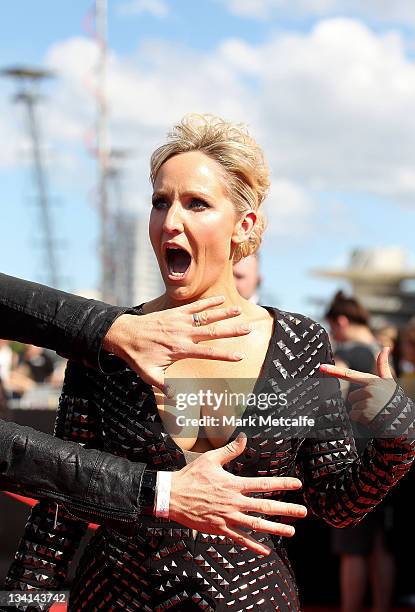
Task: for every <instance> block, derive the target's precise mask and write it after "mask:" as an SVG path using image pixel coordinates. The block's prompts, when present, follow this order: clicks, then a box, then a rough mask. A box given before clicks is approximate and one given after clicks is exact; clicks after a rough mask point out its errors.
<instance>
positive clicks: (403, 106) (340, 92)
mask: <svg viewBox="0 0 415 612" xmlns="http://www.w3.org/2000/svg"><path fill="white" fill-rule="evenodd" d="M96 60H97V49H96V46H95V44H94V43H93V42H92V41H91V40H88V39H86V38H80V37H78V38H73V39H69V40H66V41H63V42H62V43H59V44H57V45H54V46H53V47H51V49H50V50H49V52H48V54H47V57H46V63H47V65H48V66H49V67H51V68H54V69H56V70H57V71H58V72H59V78H58V79H56V82H55V83H54V85H53V87H54V89H52V90H51V92H50V95H49V108H48V113H47V117H48V121H47V124H46V125H45V135H46V140H47V141H51V142H52V143H53V144H54V146H55V149H60V150H62V151H63V154H62V155H63V158H66V162H65V163H66V165H67V166H69V165H70V164H69V162H68V159H69V156H70V155H74V151H75V148H76V146H78V147H80V148H81V149H82V150H83V152H84V151H85V141H86V137H87V134H88V132H90V131H91V129H93V127H94V120H95V98H94V91H95V87H96V83H95V76H94V75H95V74H96V70H95V68H96ZM108 107H109V117H110V135H111V142H112V145H113V146H114V147H116V148H119V147H122V148H127V149H129V150H130V151H131V153H132V154H133V157H132V158H131V160H130V162H128V164H127V167H128V169H131V172H128V176H129V183H128V192H129V193H132V194H134V195H133V196H131V199H132V201H133V200H134V203H133V204H132V205H134V206H135V205H136V202H137V200H138V199H140V200H145V199H146V198H147V195H148V192H149V185H148V179H147V176H148V159H149V155H150V153H151V151H152V150H153V148H154V147H155V146H157V144H159V143H160V142H162V140H163V138H164V135H165V133H166V131H167V129H168V128H169V127H171V126H172V125H173V124H174V123H175V122H176V121H177V120H178V119H180V117H181V116H182V115H183V114H185V113H186V112H213V113H217V114H220V115H222V116H224V117H226V118H229V119H232V120H236V121H244V122H246V123H248V124H250V126H251V127H252V131H253V133H254V135H255V136H256V137H257V139H258V141H259V142H260V143H261V144H262V145H263V146H264V149H265V152H266V155H267V158H268V160H269V162H270V166H271V169H272V173H273V175H274V177H275V181H274V185H273V190H272V191H271V196H270V203H269V207H270V210H272V214H273V215H274V211H279V212H278V214H279V215H280V217H279V218H280V221H281V228H283V227H284V224H285V221H284V214H285V209H284V210H282V211H281V209H280V208H279V202H282V201H285V202H290V204H289V206H288V205H287V207H286V210H289V209H290V210H292V212H293V214H294V212H295V216H296V217H297V218H301V219H303V220H304V223H305V224H306V225H307V224H308V223H309V218H310V210H312V209H313V206H314V204H313V202H314V201H315V197H314V195H310V194H311V193H316V194H318V192H319V191H334V192H339V191H340V192H341V191H349V192H353V191H354V192H369V193H372V194H376V195H381V196H386V197H388V198H395V199H398V198H400V199H401V201H403V202H411V201H413V199H414V197H415V173H414V170H413V169H414V168H415V150H414V147H413V133H414V131H415V116H414V113H413V108H414V107H415V67H414V63H413V62H412V61H411V60H410V59H409V58H408V56H407V55H406V50H405V48H404V45H403V41H402V38H401V37H400V35H399V34H397V33H396V32H389V33H385V34H377V33H375V32H373V31H372V30H371V29H369V28H368V27H366V26H365V25H363V24H362V23H361V22H359V21H357V20H352V19H345V18H343V19H340V18H337V19H326V20H323V21H320V22H319V23H317V24H316V25H315V27H314V28H313V29H312V30H311V31H310V32H306V33H303V32H301V33H293V32H290V33H287V32H282V33H279V34H277V35H274V36H273V37H272V38H271V39H270V40H268V41H267V42H265V43H262V44H249V43H247V42H244V41H242V40H238V39H235V38H232V39H227V40H224V41H222V42H221V43H220V44H219V45H218V46H217V47H216V49H214V50H213V51H210V52H209V53H207V52H195V51H194V50H192V49H190V48H188V47H184V46H182V47H180V46H177V45H172V44H169V43H165V42H160V41H153V42H147V43H146V44H145V45H142V46H141V47H140V48H139V49H138V50H137V52H136V53H135V54H134V55H133V56H129V57H124V56H121V55H117V54H115V53H110V55H109V62H108ZM0 116H6V115H5V114H3V115H0ZM10 129H11V128H9V127H6V124H5V122H4V121H3V122H1V121H0V132H1V134H2V135H3V138H2V140H3V142H5V143H8V142H13V136H12V135H11V134H10ZM1 155H2V157H1V158H0V164H3V165H4V164H5V163H6V162H5V152H4V149H3V151H2V152H1ZM7 156H8V159H9V158H10V152H9V153H8V154H7ZM80 159H82V157H81V156H80ZM78 163H79V164H80V165H82V163H83V161H80V162H78ZM92 180H93V179H91V181H92ZM287 214H288V213H287ZM288 222H289V220H287V223H288ZM277 223H278V220H277ZM274 230H275V228H274V229H273V231H274ZM275 231H280V230H278V227H277V228H276V230H275Z"/></svg>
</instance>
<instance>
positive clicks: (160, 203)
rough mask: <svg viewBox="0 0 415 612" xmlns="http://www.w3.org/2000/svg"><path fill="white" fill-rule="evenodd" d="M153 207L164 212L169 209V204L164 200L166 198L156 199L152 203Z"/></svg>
mask: <svg viewBox="0 0 415 612" xmlns="http://www.w3.org/2000/svg"><path fill="white" fill-rule="evenodd" d="M152 204H153V207H154V208H156V209H157V210H164V209H165V208H168V206H169V203H168V202H167V201H166V200H165V199H164V198H155V199H154V200H153V201H152Z"/></svg>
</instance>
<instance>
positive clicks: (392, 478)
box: [7, 308, 415, 612]
mask: <svg viewBox="0 0 415 612" xmlns="http://www.w3.org/2000/svg"><path fill="white" fill-rule="evenodd" d="M268 310H269V311H270V312H271V314H273V316H274V322H275V323H274V331H273V335H272V338H271V341H270V344H269V347H268V351H267V354H266V358H265V361H264V364H263V369H262V374H261V377H260V379H258V381H257V383H256V391H259V390H260V389H261V391H263V392H267V391H270V392H272V391H275V389H276V388H281V381H285V383H286V389H287V397H288V400H289V401H288V403H287V405H286V406H285V407H284V414H286V415H287V414H289V415H291V416H298V415H300V414H301V413H304V414H305V413H307V414H311V413H313V414H315V416H316V422H315V426H314V428H313V429H312V430H311V429H310V431H309V435H308V434H307V435H305V434H304V432H303V433H302V435H292V434H289V433H288V432H287V431H285V430H284V428H281V427H272V426H271V427H262V428H260V430H258V431H249V432H247V435H248V441H247V446H246V449H245V451H244V452H243V453H242V454H241V455H240V456H239V457H237V458H236V459H234V460H232V461H231V462H229V463H228V464H227V465H226V466H225V469H227V470H228V471H230V472H231V473H233V474H236V475H239V476H258V475H260V476H268V475H274V476H286V475H297V476H298V477H299V478H301V479H302V481H303V482H304V486H303V490H304V499H305V503H306V504H307V506H308V507H309V509H310V510H312V511H313V512H314V513H315V514H316V515H318V516H319V517H321V518H322V519H324V520H325V521H327V522H328V523H330V524H332V525H335V526H338V527H343V526H346V525H353V524H355V523H357V522H358V521H359V520H360V519H361V518H362V517H363V516H364V515H365V514H366V513H367V512H368V511H370V510H371V509H372V508H373V507H374V506H375V505H376V504H377V503H378V502H379V501H380V500H381V499H382V498H383V497H384V495H385V494H386V493H387V492H388V491H389V490H390V488H391V487H392V486H393V485H394V484H395V483H396V482H397V481H398V480H399V479H400V478H401V477H402V476H403V475H404V474H405V473H406V472H407V471H408V470H409V468H410V467H411V464H412V461H413V459H414V454H415V447H414V441H413V440H412V438H411V437H410V436H411V432H412V431H413V422H414V418H415V416H414V405H413V403H412V402H411V401H410V400H408V399H407V398H406V397H405V395H404V394H403V391H402V390H401V389H400V388H399V387H397V389H396V391H395V393H394V395H393V397H392V398H391V400H390V401H389V403H388V405H387V406H386V407H385V409H384V410H383V412H382V415H381V418H382V419H383V424H384V427H385V428H386V429H387V428H388V427H389V429H391V430H394V431H395V432H396V435H395V436H389V437H386V436H385V437H383V438H376V439H373V440H372V441H371V442H370V443H369V444H368V446H367V448H366V450H365V452H364V453H363V456H362V457H360V458H359V457H358V455H357V453H356V449H355V443H354V440H353V437H352V433H351V427H350V423H349V421H348V417H347V414H346V411H345V408H344V404H343V400H342V398H341V395H340V393H339V388H338V383H337V381H336V380H335V379H332V378H330V379H329V377H327V380H328V379H329V380H330V381H331V383H332V385H334V392H331V393H330V396H329V397H328V396H327V393H325V392H323V391H322V388H321V382H322V375H321V374H320V373H319V370H318V368H319V365H320V364H321V363H332V354H331V349H330V344H329V340H328V337H327V334H326V332H325V331H324V329H323V328H322V327H321V326H320V325H318V324H317V323H315V322H314V321H312V320H311V319H308V318H306V317H304V316H302V315H297V314H290V313H287V312H284V311H281V310H278V309H275V308H268ZM323 378H324V377H323ZM332 391H333V389H332ZM255 410H256V408H255V406H248V407H247V408H246V410H245V413H244V416H249V415H251V416H252V415H255ZM280 410H281V408H278V407H277V408H273V409H272V411H273V413H278V411H280ZM240 429H241V428H240V427H237V428H236V430H235V431H234V432H233V435H232V436H231V438H232V439H233V438H234V437H236V435H237V433H238V431H239V430H240ZM242 429H243V428H242ZM56 435H57V436H59V437H62V438H64V439H67V440H74V441H77V442H79V443H81V444H84V445H85V446H88V447H95V448H100V449H102V450H105V451H109V452H112V453H114V454H116V455H121V456H123V457H126V458H128V459H130V460H131V461H141V462H145V463H147V467H148V468H152V469H155V470H178V469H180V468H182V467H183V466H184V465H185V464H186V459H185V456H184V453H183V451H182V450H181V449H180V447H179V446H178V445H177V444H176V443H175V442H174V441H173V439H172V438H171V436H170V435H169V434H168V433H167V432H166V430H165V429H164V427H163V423H162V421H161V418H160V415H159V412H158V410H157V404H156V401H155V397H154V394H153V392H152V388H151V387H150V386H149V385H147V384H145V383H143V381H142V380H141V379H140V378H139V377H138V376H137V375H136V374H135V373H134V372H133V371H132V370H130V369H129V368H128V367H126V368H125V369H124V370H123V371H121V372H119V373H118V374H114V375H111V376H106V375H104V374H102V373H99V372H96V371H94V370H92V369H88V368H87V367H85V366H83V365H79V364H76V363H71V362H70V363H69V364H68V367H67V371H66V376H65V382H64V386H63V392H62V395H61V398H60V404H59V412H58V417H57V423H56ZM255 495H258V496H260V495H261V494H259V493H258V494H255ZM262 495H263V496H265V495H266V494H262ZM272 497H273V498H275V499H282V498H285V499H287V498H286V497H285V496H284V495H283V494H278V493H273V494H272ZM263 516H264V517H265V518H269V517H268V516H265V515H263ZM86 528H87V525H86V524H85V523H82V522H81V521H79V520H77V519H76V518H75V517H73V516H71V515H70V514H69V513H67V512H66V511H65V509H64V508H63V507H62V506H59V508H58V509H56V506H55V504H50V503H48V502H47V501H42V502H40V503H39V504H37V506H35V507H34V509H33V510H32V513H31V516H30V519H29V521H28V523H27V525H26V528H25V532H24V535H23V537H22V540H21V543H20V545H19V549H18V551H17V553H16V558H15V561H14V562H13V564H12V566H11V567H10V570H9V573H8V577H7V588H9V589H19V590H20V589H22V590H27V589H43V590H45V589H46V590H48V589H54V590H56V589H59V588H62V585H63V584H65V580H66V577H67V572H68V566H69V564H70V562H71V559H72V557H73V555H74V552H75V550H76V548H77V547H78V545H79V542H80V540H81V538H82V536H83V535H84V533H85V531H86ZM248 533H250V535H251V536H252V537H254V538H256V539H257V540H259V541H261V542H263V543H264V544H266V545H268V546H269V547H271V548H273V550H272V552H271V554H270V555H269V556H260V555H258V554H256V553H253V552H251V551H250V550H248V549H247V548H244V547H241V546H240V545H238V544H236V543H234V542H233V541H232V540H229V539H227V538H226V537H224V536H216V535H209V534H204V533H200V532H195V533H192V530H191V529H188V528H185V527H183V526H181V525H180V524H178V523H175V522H172V521H169V520H166V519H157V518H153V517H150V516H143V518H142V525H141V530H140V532H139V535H137V536H135V537H134V538H126V537H125V536H122V535H119V534H118V533H117V532H116V531H112V530H111V529H108V528H104V527H100V528H98V530H97V531H96V533H95V535H94V536H93V538H92V540H91V541H90V543H89V544H88V546H87V548H86V550H85V551H84V553H83V556H82V558H81V560H80V562H79V565H78V568H77V572H76V577H75V579H74V581H73V584H72V587H71V595H70V605H69V610H70V611H71V612H77V611H79V610H85V611H87V612H94V611H97V610H104V611H105V612H109V611H116V610H123V611H128V612H133V611H135V610H144V611H147V612H161V611H164V610H175V611H182V610H194V611H196V610H205V611H208V612H211V611H212V612H213V611H224V610H229V611H230V612H237V611H240V610H256V609H257V608H259V609H261V610H264V611H268V610H269V611H274V610H281V611H286V610H291V611H298V610H300V603H299V596H298V592H297V587H296V583H295V578H294V576H293V572H292V569H291V566H290V563H289V560H288V558H287V555H286V552H285V549H284V543H283V539H282V538H277V537H273V538H272V537H271V536H269V535H268V534H264V533H259V532H251V531H248ZM307 554H309V553H307ZM311 558H312V555H310V562H311ZM323 584H324V577H322V586H323Z"/></svg>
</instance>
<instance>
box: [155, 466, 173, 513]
mask: <svg viewBox="0 0 415 612" xmlns="http://www.w3.org/2000/svg"><path fill="white" fill-rule="evenodd" d="M171 474H172V473H171V472H157V481H156V512H155V514H156V516H157V517H161V518H169V505H170V489H171Z"/></svg>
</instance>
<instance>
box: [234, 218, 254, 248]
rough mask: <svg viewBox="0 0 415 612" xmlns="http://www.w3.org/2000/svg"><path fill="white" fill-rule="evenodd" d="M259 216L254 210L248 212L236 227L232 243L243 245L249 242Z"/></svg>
mask: <svg viewBox="0 0 415 612" xmlns="http://www.w3.org/2000/svg"><path fill="white" fill-rule="evenodd" d="M256 219H257V215H256V213H255V212H254V211H253V210H250V211H248V212H247V213H246V214H245V215H244V216H243V217H242V218H241V219H239V221H238V222H237V223H236V225H235V229H234V232H233V234H232V242H233V243H234V244H241V243H242V242H245V241H246V240H248V238H249V236H250V234H251V233H252V230H253V229H254V226H255V223H256Z"/></svg>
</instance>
